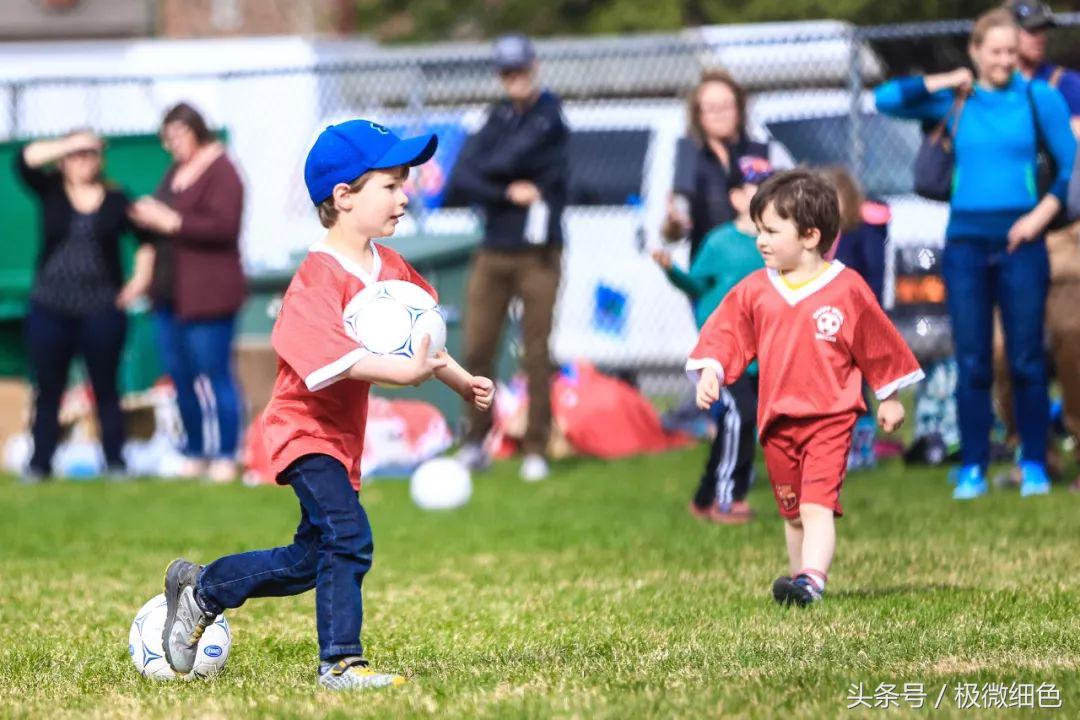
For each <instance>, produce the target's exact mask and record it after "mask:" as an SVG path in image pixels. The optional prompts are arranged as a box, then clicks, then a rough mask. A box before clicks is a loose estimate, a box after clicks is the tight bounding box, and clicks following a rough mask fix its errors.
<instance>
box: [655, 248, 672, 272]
mask: <svg viewBox="0 0 1080 720" xmlns="http://www.w3.org/2000/svg"><path fill="white" fill-rule="evenodd" d="M652 259H653V260H654V261H655V262H656V264H657V265H659V266H660V267H662V268H664V269H665V270H670V269H671V253H669V252H668V251H667V250H661V249H659V248H657V249H656V250H653V251H652Z"/></svg>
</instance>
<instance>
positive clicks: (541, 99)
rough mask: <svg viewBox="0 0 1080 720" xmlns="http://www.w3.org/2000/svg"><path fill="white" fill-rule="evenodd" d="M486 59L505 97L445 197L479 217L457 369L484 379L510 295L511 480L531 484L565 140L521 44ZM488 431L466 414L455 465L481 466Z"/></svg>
mask: <svg viewBox="0 0 1080 720" xmlns="http://www.w3.org/2000/svg"><path fill="white" fill-rule="evenodd" d="M492 59H493V61H494V65H495V69H496V71H497V72H498V73H499V79H500V81H501V82H502V85H503V90H504V91H505V94H506V98H505V99H504V100H502V101H500V102H498V103H496V104H495V105H494V106H493V107H492V108H491V111H490V113H489V114H488V118H487V122H486V123H484V126H483V127H482V128H481V129H480V131H479V132H477V133H476V134H475V135H473V136H472V137H471V138H470V139H469V141H468V143H467V144H466V146H465V148H464V149H463V150H462V152H461V156H460V158H459V159H458V161H457V164H456V165H455V167H454V170H453V176H452V177H451V179H450V190H449V192H450V193H451V194H452V195H453V196H456V197H458V198H460V199H462V200H464V201H466V202H468V203H470V204H472V205H477V206H479V207H480V208H482V209H483V211H484V239H483V242H482V244H481V247H480V248H479V249H478V250H477V251H476V255H475V256H474V258H473V265H472V270H471V273H470V276H469V285H468V298H467V306H466V313H465V361H466V364H467V366H468V367H470V368H473V369H474V370H475V372H478V373H481V374H483V373H482V372H481V370H480V369H479V368H486V372H487V373H489V376H491V377H494V376H493V375H490V373H493V372H494V370H495V368H494V360H495V354H496V352H497V349H498V344H499V336H500V335H501V334H502V328H503V324H504V323H505V321H506V313H507V309H508V308H509V305H510V301H511V300H512V299H513V298H514V297H519V298H521V301H522V305H523V313H522V319H521V325H522V334H523V336H524V344H525V353H524V355H525V356H524V362H523V366H524V370H525V374H526V376H527V378H528V383H529V413H528V426H527V428H526V432H525V439H524V442H523V443H522V450H523V451H524V454H525V457H524V461H523V462H522V466H521V477H522V479H524V480H527V481H536V480H542V479H544V478H545V477H547V475H548V465H547V460H546V457H545V456H546V451H547V443H548V436H549V433H550V429H551V398H550V383H551V374H552V371H553V369H554V368H553V365H552V362H551V354H550V351H549V349H548V338H549V336H550V335H551V325H552V314H553V311H554V306H555V297H556V295H557V293H558V288H559V276H560V270H561V261H562V244H563V228H562V212H563V208H564V206H565V205H566V194H567V177H568V166H567V139H568V135H569V133H568V130H567V127H566V123H565V122H564V120H563V117H562V105H561V103H560V101H559V99H558V98H557V97H556V96H555V95H554V94H552V93H551V92H550V91H548V90H544V89H542V88H541V87H540V85H539V83H538V82H537V68H536V53H535V51H534V49H533V46H532V43H531V42H529V39H528V38H526V37H524V36H522V35H505V36H503V37H501V38H499V39H498V40H496V41H495V45H494V47H493V52H492ZM490 429H491V419H490V415H484V414H482V413H475V412H472V410H471V409H470V410H469V429H468V434H467V435H466V438H465V445H464V447H463V448H462V451H461V454H460V458H461V459H462V461H464V462H465V463H466V464H467V465H469V466H470V467H472V468H481V467H483V466H485V465H486V464H487V455H486V453H485V451H484V449H483V442H484V438H485V436H486V435H487V433H488V431H489V430H490Z"/></svg>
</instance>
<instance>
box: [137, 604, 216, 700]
mask: <svg viewBox="0 0 1080 720" xmlns="http://www.w3.org/2000/svg"><path fill="white" fill-rule="evenodd" d="M166 613H167V604H166V602H165V595H164V594H161V595H158V596H157V597H155V598H153V599H151V600H150V601H149V602H147V603H146V604H145V605H143V606H142V607H141V608H139V612H137V613H135V620H134V622H132V623H131V632H129V633H128V654H129V655H130V656H131V662H133V663H135V669H136V670H138V671H139V674H141V675H142V676H143V677H144V678H149V679H151V680H176V679H177V678H180V679H184V680H188V679H191V678H208V677H213V676H214V675H217V674H218V673H219V672H221V670H222V668H224V667H225V661H226V660H228V659H229V648H230V647H231V646H232V631H231V630H229V623H228V621H226V620H225V616H224V615H219V616H218V619H217V620H215V621H214V624H213V625H211V626H210V627H208V628H206V631H205V632H203V636H202V638H201V639H200V640H199V650H198V654H197V655H196V656H195V665H194V667H192V668H191V672H190V673H188V674H187V675H178V674H176V673H175V672H174V671H173V669H172V668H171V667H169V663H168V661H167V660H166V659H165V651H164V650H162V648H161V631H162V628H164V627H165V615H166Z"/></svg>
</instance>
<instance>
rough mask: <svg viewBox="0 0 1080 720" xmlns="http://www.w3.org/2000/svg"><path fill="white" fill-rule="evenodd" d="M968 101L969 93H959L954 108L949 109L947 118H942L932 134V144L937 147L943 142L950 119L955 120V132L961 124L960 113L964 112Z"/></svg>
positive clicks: (954, 101) (946, 114)
mask: <svg viewBox="0 0 1080 720" xmlns="http://www.w3.org/2000/svg"><path fill="white" fill-rule="evenodd" d="M966 101H967V93H964V94H962V95H961V94H960V93H957V95H956V99H955V100H953V104H952V107H951V108H949V112H947V113H945V117H943V118H941V122H940V123H938V126H937V127H936V128H934V131H933V132H932V133H930V142H932V143H934V144H935V145H937V144H938V143H939V142H941V138H942V137H943V136H944V135H945V132H946V131H947V130H948V129H949V118H953V119H954V132H955V127H956V126H959V124H960V113H962V112H963V111H964V103H965V102H966Z"/></svg>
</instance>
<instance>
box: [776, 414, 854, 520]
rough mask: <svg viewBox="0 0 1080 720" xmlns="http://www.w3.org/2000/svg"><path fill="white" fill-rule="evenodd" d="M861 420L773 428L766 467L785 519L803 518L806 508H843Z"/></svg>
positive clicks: (796, 422) (795, 422)
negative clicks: (844, 488)
mask: <svg viewBox="0 0 1080 720" xmlns="http://www.w3.org/2000/svg"><path fill="white" fill-rule="evenodd" d="M856 417H857V416H856V415H855V414H854V413H845V414H843V415H833V416H830V417H824V418H791V419H787V418H785V419H781V420H778V421H776V423H775V424H774V425H773V426H772V427H770V428H769V430H768V432H767V433H766V435H765V437H763V438H762V440H761V444H762V446H763V447H764V449H765V467H766V468H767V469H768V471H769V482H770V483H771V484H772V489H773V495H774V496H776V506H777V507H778V508H779V509H780V515H781V516H783V517H785V518H787V519H789V520H791V519H794V518H797V517H799V506H800V505H801V504H802V503H813V504H814V505H822V506H824V507H827V508H832V509H833V512H834V513H835V514H837V515H843V514H844V513H843V511H842V509H841V508H840V486H841V485H843V483H844V475H846V474H847V462H848V452H849V451H850V450H851V433H852V430H853V429H854V427H855V419H856Z"/></svg>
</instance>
